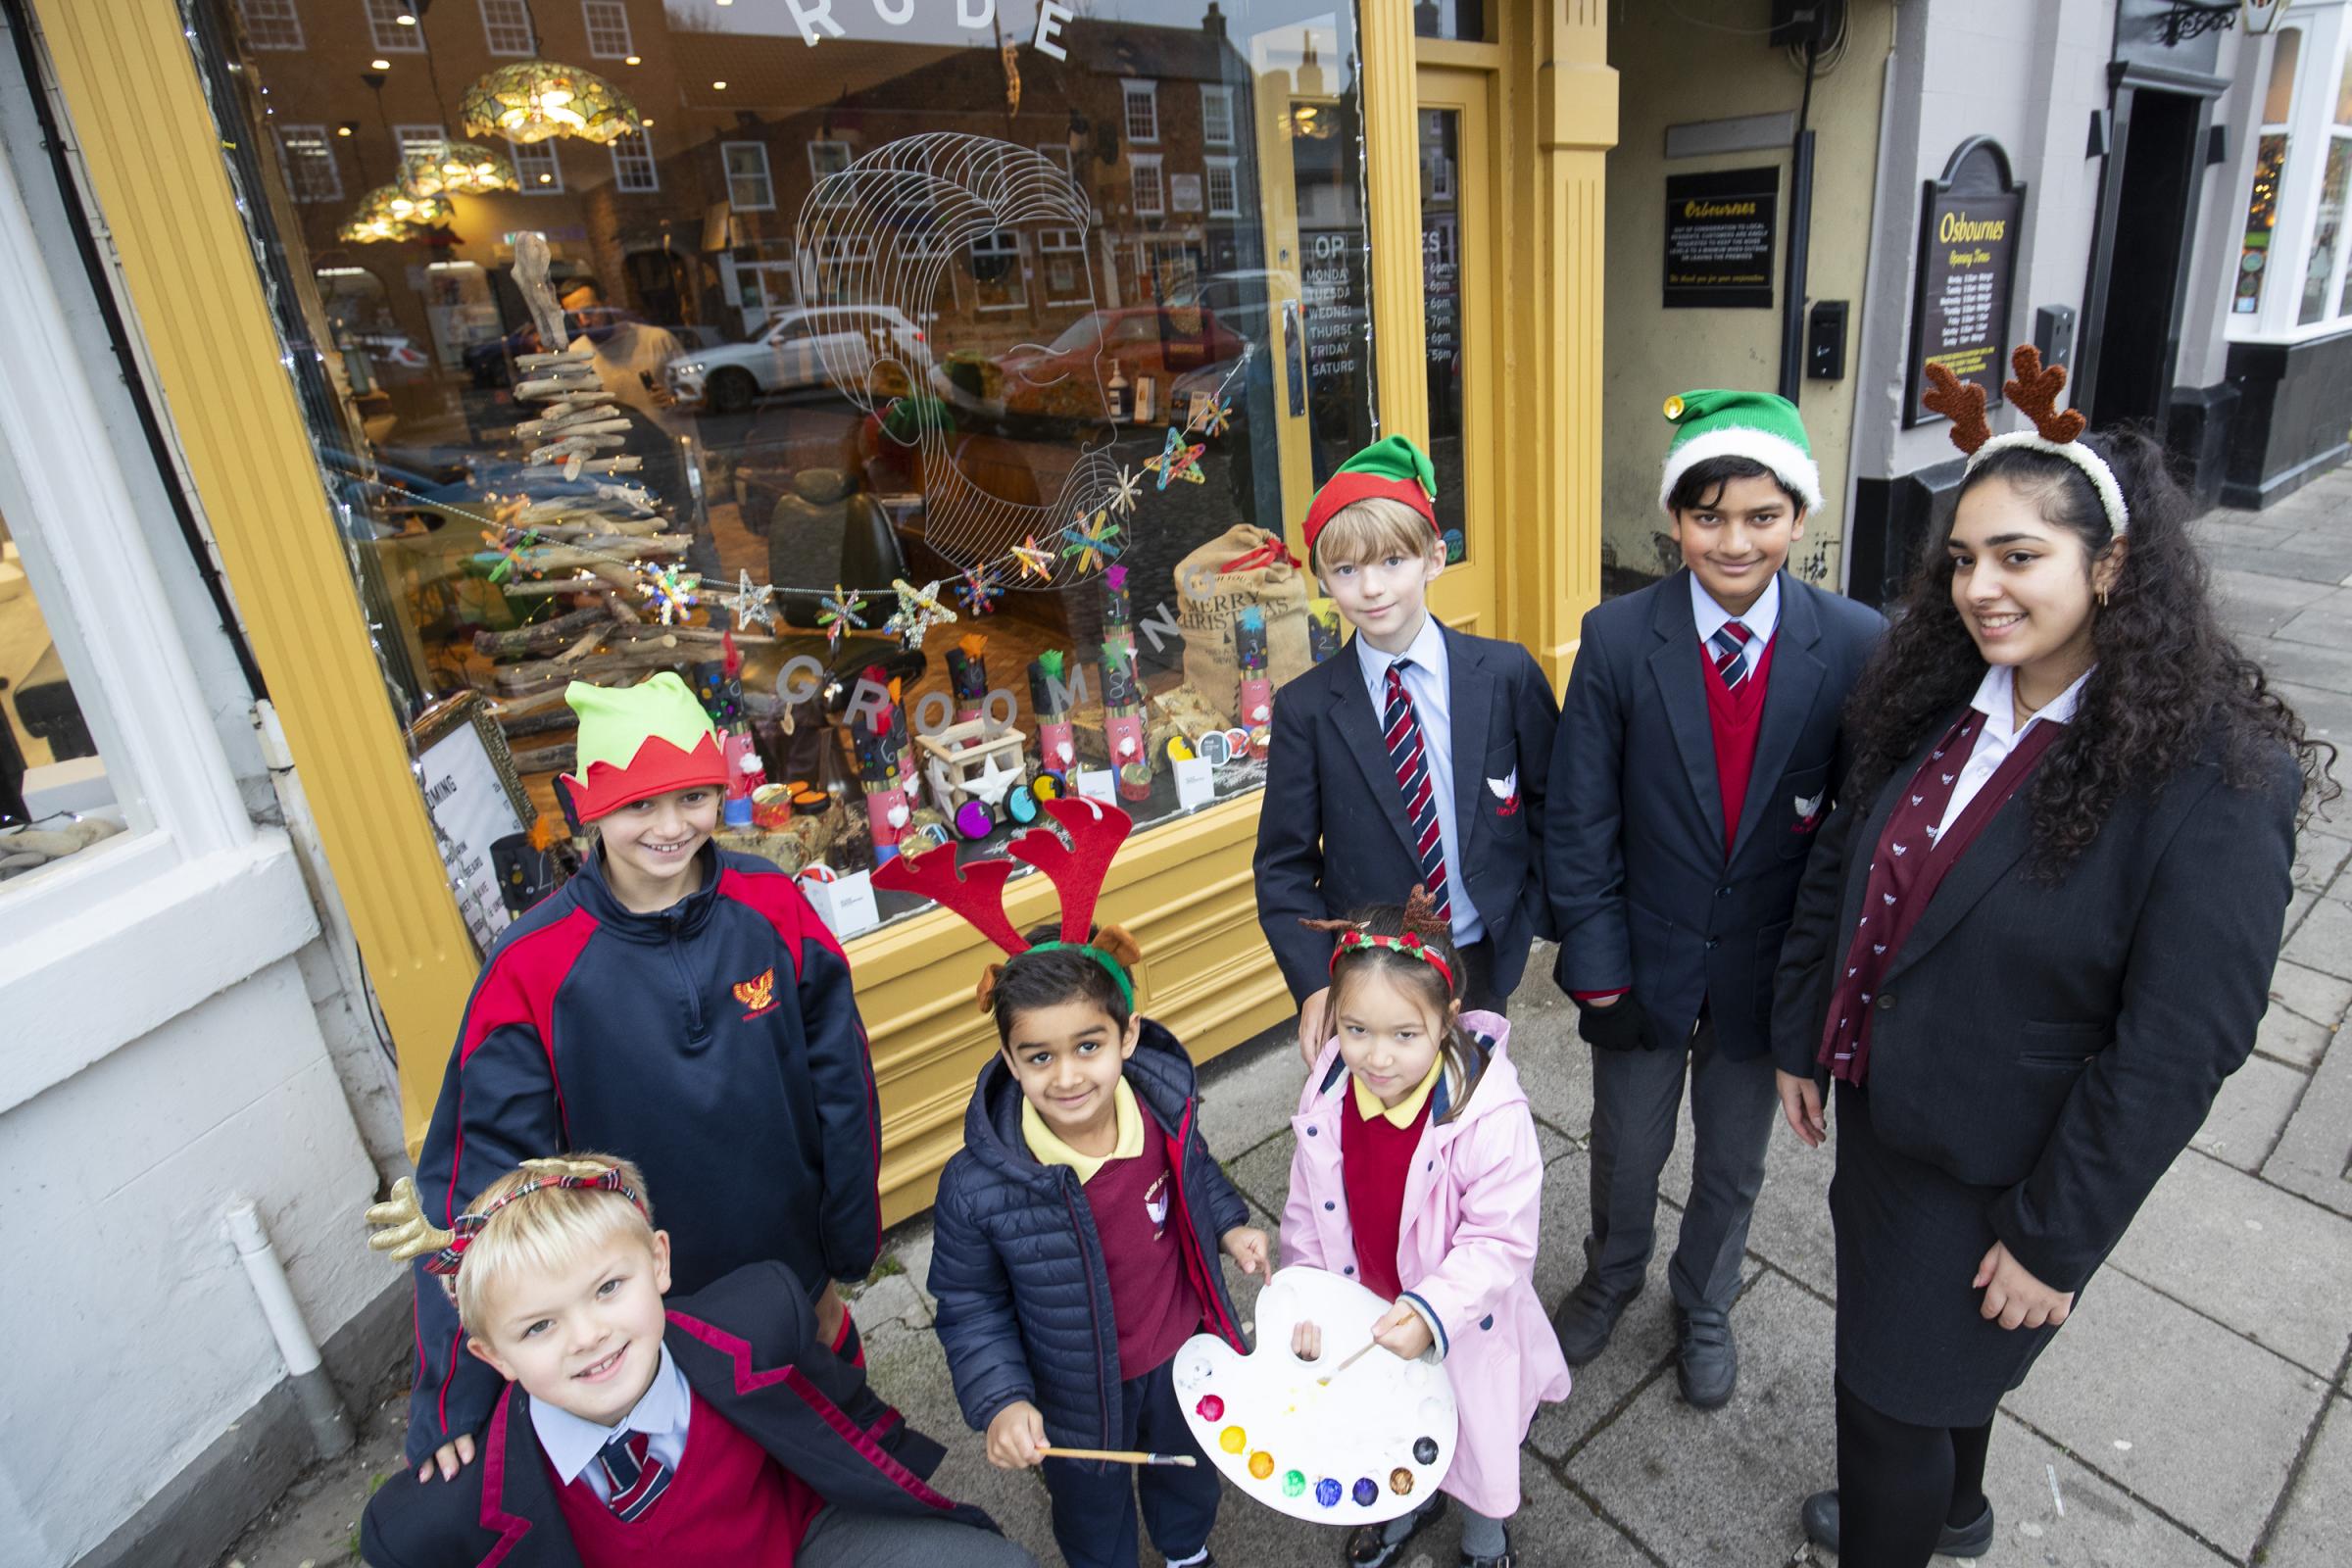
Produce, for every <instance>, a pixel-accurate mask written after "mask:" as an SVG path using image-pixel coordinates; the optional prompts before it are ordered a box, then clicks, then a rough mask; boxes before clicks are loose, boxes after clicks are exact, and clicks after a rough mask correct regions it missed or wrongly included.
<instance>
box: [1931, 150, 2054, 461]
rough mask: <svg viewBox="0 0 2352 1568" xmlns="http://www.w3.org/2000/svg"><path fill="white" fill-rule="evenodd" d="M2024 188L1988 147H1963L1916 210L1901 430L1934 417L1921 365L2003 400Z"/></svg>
mask: <svg viewBox="0 0 2352 1568" xmlns="http://www.w3.org/2000/svg"><path fill="white" fill-rule="evenodd" d="M2025 205H2026V190H2025V187H2024V186H2023V185H2013V184H2011V183H2010V181H2009V167H2008V159H2007V158H2006V157H2005V156H2003V155H2002V154H2001V152H2000V150H1999V148H1998V147H1997V146H1995V145H1994V144H1993V143H1991V142H1988V141H1982V140H1980V141H1976V142H1971V143H1968V144H1966V145H1964V146H1963V147H1962V148H1961V149H1960V151H1959V152H1957V153H1955V154H1954V155H1953V158H1952V162H1951V163H1950V164H1949V165H1947V166H1946V167H1945V170H1944V177H1943V178H1941V179H1932V180H1929V181H1928V182H1927V185H1926V194H1925V197H1924V199H1923V201H1922V204H1921V211H1920V232H1919V276H1918V279H1917V286H1916V287H1915V289H1914V290H1913V293H1912V296H1911V354H1910V369H1909V375H1908V386H1907V387H1906V389H1905V398H1904V405H1903V423H1904V424H1905V425H1907V426H1908V425H1916V424H1924V423H1927V422H1929V421H1931V420H1935V419H1940V418H1941V417H1942V416H1941V415H1939V414H1936V413H1934V412H1932V411H1931V410H1930V409H1929V408H1928V407H1927V405H1926V404H1924V403H1923V402H1921V401H1920V399H1921V398H1922V397H1923V396H1924V395H1925V394H1926V392H1927V391H1928V387H1927V368H1928V367H1929V366H1931V365H1942V366H1946V367H1948V368H1950V369H1951V372H1952V374H1954V375H1955V376H1958V377H1959V378H1960V379H1961V380H1963V381H1974V382H1976V383H1977V384H1978V385H1979V386H1981V387H1983V388H1984V389H1985V406H1986V407H1988V408H1989V407H1992V406H1994V405H1996V404H1998V403H1999V402H2000V401H2001V382H2002V381H2003V380H2004V379H2005V378H2006V377H2007V375H2008V373H2009V372H2008V352H2007V351H2008V341H2007V340H2008V327H2009V302H2010V296H2011V294H2012V292H2013V291H2014V288H2015V285H2016V282H2017V253H2018V245H2019V241H2020V239H2021V238H2022V237H2023V235H2022V232H2021V231H2022V228H2023V223H2022V219H2023V216H2024V213H2025Z"/></svg>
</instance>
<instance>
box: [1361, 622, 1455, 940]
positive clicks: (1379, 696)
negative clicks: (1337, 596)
mask: <svg viewBox="0 0 2352 1568" xmlns="http://www.w3.org/2000/svg"><path fill="white" fill-rule="evenodd" d="M1352 642H1353V645H1354V648H1355V659H1356V663H1357V665H1358V667H1360V668H1361V669H1362V670H1363V672H1364V690H1365V691H1367V692H1369V693H1370V694H1371V696H1372V720H1373V722H1374V723H1375V724H1379V723H1381V722H1382V721H1383V720H1384V719H1385V718H1386V717H1387V716H1388V711H1389V666H1390V665H1391V664H1393V663H1395V662H1397V660H1399V659H1409V660H1411V661H1412V667H1411V668H1409V669H1406V670H1403V671H1401V672H1400V673H1401V677H1402V679H1403V681H1404V689H1405V692H1406V694H1407V695H1408V696H1410V697H1411V698H1412V700H1413V716H1414V717H1415V718H1417V719H1419V720H1420V722H1421V745H1422V749H1423V751H1424V752H1425V753H1426V754H1427V755H1428V758H1429V799H1430V804H1431V805H1432V806H1433V807H1435V808H1436V809H1437V813H1438V843H1439V845H1440V846H1441V847H1442V848H1443V849H1444V851H1445V852H1446V900H1447V904H1448V907H1449V910H1450V912H1451V914H1452V916H1453V941H1454V945H1455V946H1456V947H1460V946H1462V945H1464V944H1466V943H1471V942H1476V941H1478V940H1479V939H1480V938H1481V937H1483V936H1485V935H1486V934H1487V923H1486V921H1484V920H1482V919H1480V918H1479V917H1478V906H1477V905H1475V904H1473V903H1471V902H1470V884H1469V883H1467V882H1465V881H1464V880H1463V879H1462V840H1461V830H1460V828H1459V827H1458V826H1457V825H1456V824H1455V822H1454V816H1453V719H1452V716H1451V715H1450V714H1448V713H1447V712H1446V704H1447V702H1449V701H1450V700H1451V696H1452V689H1451V687H1450V686H1448V685H1447V680H1448V678H1449V667H1448V665H1447V663H1446V632H1445V629H1444V628H1443V627H1441V626H1440V625H1439V624H1438V617H1437V616H1435V615H1429V614H1424V615H1423V616H1422V617H1421V629H1420V631H1418V632H1416V633H1415V634H1414V635H1413V640H1412V643H1411V645H1410V646H1409V647H1407V648H1406V649H1405V651H1404V652H1403V653H1401V654H1384V653H1382V652H1381V651H1380V650H1379V649H1377V648H1375V647H1373V646H1372V643H1371V640H1370V639H1369V638H1367V637H1365V636H1364V635H1363V634H1362V633H1361V632H1358V633H1357V634H1356V635H1355V637H1354V638H1353V639H1352ZM1409 891H1411V890H1410V889H1407V888H1399V889H1397V902H1398V903H1400V904H1401V903H1402V902H1403V901H1404V895H1405V894H1406V893H1407V892H1409Z"/></svg>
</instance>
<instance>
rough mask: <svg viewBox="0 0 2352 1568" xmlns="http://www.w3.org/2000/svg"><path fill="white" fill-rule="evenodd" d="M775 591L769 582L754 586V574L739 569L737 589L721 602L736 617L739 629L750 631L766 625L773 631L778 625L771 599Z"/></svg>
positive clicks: (736, 582) (736, 580) (736, 581)
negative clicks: (755, 627)
mask: <svg viewBox="0 0 2352 1568" xmlns="http://www.w3.org/2000/svg"><path fill="white" fill-rule="evenodd" d="M775 592H776V590H775V588H774V586H773V585H772V584H769V583H761V584H760V586H759V587H757V588H755V587H753V586H752V574H751V573H750V572H749V571H739V572H737V574H736V579H735V591H734V592H733V593H731V594H728V595H727V596H726V597H725V598H723V599H721V600H720V601H719V603H720V604H722V605H724V606H726V607H727V612H728V613H729V614H732V615H733V616H734V617H735V625H736V628H737V629H738V630H741V631H749V630H750V629H751V628H752V627H754V626H765V627H766V628H768V630H770V631H771V632H772V631H773V630H775V626H776V607H775V606H774V605H773V604H770V603H769V601H770V600H771V599H773V598H774V597H775Z"/></svg>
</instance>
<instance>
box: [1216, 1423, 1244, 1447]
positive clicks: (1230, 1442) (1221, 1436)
mask: <svg viewBox="0 0 2352 1568" xmlns="http://www.w3.org/2000/svg"><path fill="white" fill-rule="evenodd" d="M1217 1446H1218V1447H1220V1448H1223V1449H1224V1450H1225V1451H1226V1452H1227V1453H1239V1452H1241V1451H1242V1450H1243V1449H1244V1448H1246V1447H1248V1446H1250V1434H1249V1433H1247V1432H1244V1431H1243V1430H1242V1429H1241V1428H1240V1427H1227V1428H1226V1429H1225V1430H1224V1431H1222V1432H1220V1433H1218V1434H1217Z"/></svg>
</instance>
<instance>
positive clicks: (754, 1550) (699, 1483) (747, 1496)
mask: <svg viewBox="0 0 2352 1568" xmlns="http://www.w3.org/2000/svg"><path fill="white" fill-rule="evenodd" d="M545 1458H546V1456H545V1454H544V1453H543V1454H542V1455H541V1459H542V1462H544V1461H545ZM589 1462H590V1463H592V1464H593V1463H594V1462H595V1461H594V1460H590V1461H589ZM548 1484H549V1485H550V1486H551V1487H552V1488H553V1489H554V1491H555V1494H556V1501H557V1502H558V1503H559V1504H560V1505H561V1506H562V1508H563V1510H564V1528H565V1529H567V1530H569V1531H570V1532H571V1543H572V1545H573V1546H574V1547H575V1548H576V1549H577V1550H578V1552H579V1554H580V1563H581V1568H706V1565H707V1568H719V1565H721V1564H723V1565H725V1568H792V1559H793V1554H794V1553H795V1552H796V1551H798V1550H799V1549H800V1544H801V1538H802V1537H803V1536H805V1535H807V1534H808V1533H809V1520H811V1519H813V1518H815V1517H816V1514H817V1511H818V1510H819V1509H821V1508H822V1507H824V1505H825V1504H824V1499H823V1498H822V1497H819V1496H818V1495H816V1494H815V1493H814V1492H812V1491H810V1490H809V1486H808V1484H807V1483H806V1482H804V1481H802V1480H801V1478H800V1477H798V1476H796V1475H794V1474H793V1473H792V1472H791V1471H789V1470H787V1469H785V1468H784V1467H783V1466H782V1465H780V1464H778V1463H777V1462H776V1461H775V1459H774V1458H773V1457H772V1456H771V1455H770V1454H769V1453H768V1451H767V1450H766V1449H765V1448H762V1447H760V1445H759V1444H757V1443H754V1442H753V1441H752V1440H751V1439H750V1438H747V1437H745V1436H744V1435H743V1434H742V1433H741V1432H739V1431H737V1430H736V1428H735V1426H734V1424H733V1423H732V1422H730V1421H728V1420H727V1418H726V1417H725V1416H723V1415H720V1414H719V1413H718V1412H717V1411H716V1410H713V1409H712V1408H711V1406H710V1405H708V1404H706V1403H704V1402H703V1397H702V1396H701V1395H699V1394H697V1395H695V1396H694V1413H693V1414H692V1415H691V1416H689V1417H688V1418H687V1421H686V1451H685V1452H683V1453H681V1454H679V1455H678V1468H677V1471H676V1473H675V1474H673V1475H672V1476H671V1477H670V1480H669V1488H668V1490H667V1491H665V1492H663V1493H662V1495H661V1496H660V1497H659V1498H657V1499H655V1502H654V1505H653V1506H652V1507H650V1508H648V1509H646V1510H645V1512H643V1513H641V1514H639V1515H638V1516H637V1517H636V1518H635V1519H633V1520H630V1521H628V1522H626V1523H623V1522H622V1521H621V1520H620V1518H619V1517H618V1516H616V1515H615V1514H614V1513H613V1510H612V1508H610V1507H609V1506H607V1505H606V1503H605V1500H604V1499H603V1498H602V1497H599V1496H598V1495H596V1494H595V1493H594V1492H593V1491H591V1490H590V1489H589V1486H588V1482H587V1479H586V1477H585V1473H583V1475H582V1478H581V1479H579V1480H577V1481H574V1482H572V1483H571V1484H570V1485H569V1486H565V1485H564V1482H563V1478H562V1477H560V1476H558V1475H557V1474H556V1473H555V1467H554V1466H553V1465H549V1466H548Z"/></svg>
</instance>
